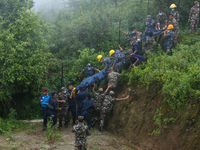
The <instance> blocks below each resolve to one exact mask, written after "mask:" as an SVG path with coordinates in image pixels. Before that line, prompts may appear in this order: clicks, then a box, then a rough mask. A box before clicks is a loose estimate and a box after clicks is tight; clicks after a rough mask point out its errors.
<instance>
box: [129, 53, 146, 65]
mask: <svg viewBox="0 0 200 150" xmlns="http://www.w3.org/2000/svg"><path fill="white" fill-rule="evenodd" d="M137 59H141V60H142V61H144V60H145V59H144V57H143V56H140V55H137V54H131V55H130V60H131V62H132V63H134V62H135V61H136V60H137Z"/></svg>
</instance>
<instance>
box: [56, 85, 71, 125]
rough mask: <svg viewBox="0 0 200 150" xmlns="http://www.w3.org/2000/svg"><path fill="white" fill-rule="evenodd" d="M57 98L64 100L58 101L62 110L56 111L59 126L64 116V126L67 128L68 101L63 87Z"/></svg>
mask: <svg viewBox="0 0 200 150" xmlns="http://www.w3.org/2000/svg"><path fill="white" fill-rule="evenodd" d="M57 99H58V100H64V101H65V103H63V102H59V101H58V103H59V107H60V108H62V110H61V111H59V112H58V118H59V127H62V119H63V118H64V119H65V128H67V126H68V125H67V121H68V108H69V103H68V99H67V94H66V89H65V87H62V88H61V92H60V93H59V94H58V96H57Z"/></svg>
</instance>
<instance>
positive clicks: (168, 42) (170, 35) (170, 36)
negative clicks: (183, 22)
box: [164, 24, 174, 56]
mask: <svg viewBox="0 0 200 150" xmlns="http://www.w3.org/2000/svg"><path fill="white" fill-rule="evenodd" d="M173 28H174V26H173V25H172V24H170V25H169V26H168V27H167V30H166V31H165V32H164V37H165V53H167V55H169V56H171V55H172V46H173V40H174V32H173V31H172V30H173Z"/></svg>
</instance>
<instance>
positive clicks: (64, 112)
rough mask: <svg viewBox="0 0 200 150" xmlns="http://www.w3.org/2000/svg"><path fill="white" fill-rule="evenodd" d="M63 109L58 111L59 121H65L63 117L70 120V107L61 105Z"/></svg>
mask: <svg viewBox="0 0 200 150" xmlns="http://www.w3.org/2000/svg"><path fill="white" fill-rule="evenodd" d="M61 108H62V110H60V111H58V118H59V122H61V121H63V118H64V119H65V121H68V119H69V117H68V108H69V107H61Z"/></svg>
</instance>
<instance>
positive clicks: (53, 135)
mask: <svg viewBox="0 0 200 150" xmlns="http://www.w3.org/2000/svg"><path fill="white" fill-rule="evenodd" d="M52 117H53V116H51V117H50V120H49V121H48V122H47V132H46V133H45V136H46V138H47V140H48V143H49V144H52V143H53V142H54V140H55V139H57V138H60V137H61V136H60V135H59V134H58V126H54V127H52V123H53V121H52ZM54 129H55V130H54Z"/></svg>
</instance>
